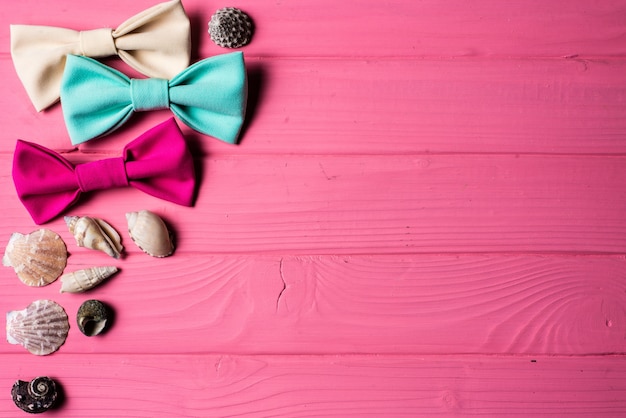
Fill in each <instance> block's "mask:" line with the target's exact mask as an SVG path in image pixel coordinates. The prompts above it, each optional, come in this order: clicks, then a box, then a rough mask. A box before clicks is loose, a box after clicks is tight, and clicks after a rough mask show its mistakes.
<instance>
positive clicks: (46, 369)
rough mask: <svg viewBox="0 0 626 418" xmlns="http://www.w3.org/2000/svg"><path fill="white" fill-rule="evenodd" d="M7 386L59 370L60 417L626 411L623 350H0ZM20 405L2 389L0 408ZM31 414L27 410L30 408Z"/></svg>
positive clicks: (593, 415)
mask: <svg viewBox="0 0 626 418" xmlns="http://www.w3.org/2000/svg"><path fill="white" fill-rule="evenodd" d="M0 362H2V364H3V373H2V375H0V385H1V386H2V387H5V388H9V387H10V385H11V384H12V383H13V381H15V380H16V379H18V378H21V379H30V378H32V377H34V376H35V375H38V374H48V375H51V376H53V377H55V378H57V379H58V380H59V382H60V383H61V384H62V385H63V389H64V392H65V396H66V402H65V403H64V404H62V406H61V407H60V408H59V409H57V410H54V411H48V412H47V413H46V416H49V417H81V418H82V417H86V416H89V417H103V418H104V417H107V418H109V417H119V418H126V417H128V418H130V417H154V418H158V417H167V418H170V417H181V418H183V417H216V416H220V417H222V416H224V417H225V416H228V417H234V416H237V417H266V416H272V417H290V418H294V417H313V416H314V417H346V416H385V417H456V416H461V415H472V416H489V417H493V416H499V417H502V416H506V417H521V416H529V415H532V416H577V417H589V418H598V417H607V418H608V417H617V416H623V415H624V414H626V400H625V399H626V383H625V382H626V366H625V365H626V362H624V358H623V357H621V356H618V357H612V356H609V357H584V358H567V357H565V358H563V357H524V356H511V357H490V356H470V357H463V356H462V357H457V358H454V357H449V356H427V357H417V356H386V357H380V356H321V357H320V356H295V357H276V356H243V357H242V356H232V355H208V356H196V355H185V356H178V355H176V356H172V355H166V356H151V355H114V356H109V355H103V356H94V355H72V356H58V357H55V358H51V359H31V358H28V359H25V358H24V357H23V356H14V355H9V356H7V355H4V356H0ZM18 415H20V411H19V410H17V409H16V407H15V406H14V405H13V403H12V401H11V399H10V397H8V396H3V397H1V398H0V417H6V418H15V417H16V416H18ZM20 416H22V415H20Z"/></svg>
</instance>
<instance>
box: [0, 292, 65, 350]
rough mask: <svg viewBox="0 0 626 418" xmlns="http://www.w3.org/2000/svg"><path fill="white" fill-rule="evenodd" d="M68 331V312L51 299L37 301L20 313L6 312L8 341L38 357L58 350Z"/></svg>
mask: <svg viewBox="0 0 626 418" xmlns="http://www.w3.org/2000/svg"><path fill="white" fill-rule="evenodd" d="M69 329H70V324H69V322H68V320H67V314H66V313H65V310H64V309H63V307H62V306H61V305H59V304H58V303H56V302H54V301H52V300H46V299H41V300H36V301H34V302H33V303H31V304H30V305H28V306H27V307H26V308H25V309H23V310H21V311H11V312H9V313H7V341H8V342H9V343H11V344H20V345H22V346H24V347H25V348H26V349H27V350H28V351H30V352H31V353H33V354H35V355H38V356H45V355H47V354H50V353H53V352H55V351H57V350H58V349H59V347H61V346H62V345H63V343H64V342H65V339H66V338H67V334H68V332H69Z"/></svg>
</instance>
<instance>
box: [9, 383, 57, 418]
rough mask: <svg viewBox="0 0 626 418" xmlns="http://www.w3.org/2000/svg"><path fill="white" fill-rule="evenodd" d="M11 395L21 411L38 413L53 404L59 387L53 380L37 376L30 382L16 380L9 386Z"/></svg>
mask: <svg viewBox="0 0 626 418" xmlns="http://www.w3.org/2000/svg"><path fill="white" fill-rule="evenodd" d="M11 397H12V398H13V402H15V405H17V407H18V408H20V409H21V410H22V411H26V412H28V413H31V414H39V413H42V412H46V411H47V410H48V409H50V408H52V407H53V406H54V404H55V402H56V401H57V398H58V397H59V388H57V384H56V382H55V381H54V380H52V379H50V378H49V377H46V376H39V377H36V378H34V379H33V380H31V381H30V382H26V381H24V380H18V381H16V382H15V383H14V384H13V387H12V388H11Z"/></svg>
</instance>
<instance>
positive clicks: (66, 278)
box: [61, 266, 118, 293]
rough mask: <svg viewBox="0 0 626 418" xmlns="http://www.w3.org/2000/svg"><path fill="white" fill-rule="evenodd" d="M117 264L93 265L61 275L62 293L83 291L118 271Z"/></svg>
mask: <svg viewBox="0 0 626 418" xmlns="http://www.w3.org/2000/svg"><path fill="white" fill-rule="evenodd" d="M117 271H118V269H117V267H115V266H103V267H91V268H87V269H82V270H77V271H74V272H72V273H66V274H64V275H63V276H61V293H81V292H85V291H87V290H89V289H92V288H94V287H96V286H97V285H99V284H100V283H102V282H103V281H104V280H105V279H107V278H109V277H111V276H112V275H114V274H115V273H117Z"/></svg>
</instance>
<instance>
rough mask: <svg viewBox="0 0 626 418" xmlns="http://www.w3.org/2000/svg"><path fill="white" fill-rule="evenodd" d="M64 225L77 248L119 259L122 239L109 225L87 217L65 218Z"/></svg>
mask: <svg viewBox="0 0 626 418" xmlns="http://www.w3.org/2000/svg"><path fill="white" fill-rule="evenodd" d="M64 219H65V223H66V224H67V227H68V229H69V230H70V232H71V233H72V235H73V236H74V238H75V239H76V245H78V246H79V247H85V248H90V249H92V250H98V251H102V252H104V253H105V254H108V255H110V256H111V257H113V258H120V254H121V252H122V250H123V249H124V247H122V238H121V237H120V234H119V233H118V232H117V231H116V230H115V228H113V227H112V226H111V225H109V224H108V223H106V222H105V221H103V220H102V219H98V218H91V217H89V216H66V217H65V218H64Z"/></svg>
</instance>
